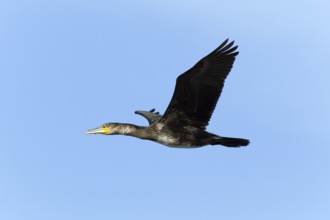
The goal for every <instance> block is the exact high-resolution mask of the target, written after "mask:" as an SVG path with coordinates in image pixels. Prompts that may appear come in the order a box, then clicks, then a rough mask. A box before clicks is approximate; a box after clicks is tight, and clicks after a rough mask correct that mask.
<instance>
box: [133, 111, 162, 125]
mask: <svg viewBox="0 0 330 220" xmlns="http://www.w3.org/2000/svg"><path fill="white" fill-rule="evenodd" d="M154 111H155V109H151V110H150V111H135V112H134V113H135V114H138V115H141V116H143V117H145V118H146V119H147V120H148V122H149V125H151V124H152V123H154V122H156V121H158V120H159V119H160V118H161V117H162V115H160V114H159V112H154Z"/></svg>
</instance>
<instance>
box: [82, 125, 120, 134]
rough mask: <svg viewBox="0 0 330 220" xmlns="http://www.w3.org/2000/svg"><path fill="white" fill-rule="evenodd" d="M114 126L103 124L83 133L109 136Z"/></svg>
mask: <svg viewBox="0 0 330 220" xmlns="http://www.w3.org/2000/svg"><path fill="white" fill-rule="evenodd" d="M114 126H115V125H114V124H112V123H105V124H103V125H101V126H100V127H97V128H95V129H90V130H87V131H86V132H85V133H86V134H106V135H109V134H112V133H113V127H114Z"/></svg>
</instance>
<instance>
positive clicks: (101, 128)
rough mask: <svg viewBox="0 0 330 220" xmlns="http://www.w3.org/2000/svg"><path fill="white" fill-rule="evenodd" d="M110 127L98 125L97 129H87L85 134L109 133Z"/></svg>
mask: <svg viewBox="0 0 330 220" xmlns="http://www.w3.org/2000/svg"><path fill="white" fill-rule="evenodd" d="M107 133H108V129H107V128H103V127H98V128H95V129H91V130H87V131H85V134H107Z"/></svg>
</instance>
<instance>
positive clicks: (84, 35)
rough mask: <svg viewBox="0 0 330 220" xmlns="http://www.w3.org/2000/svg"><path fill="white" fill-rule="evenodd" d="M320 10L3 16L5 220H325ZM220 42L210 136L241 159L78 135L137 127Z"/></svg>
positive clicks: (328, 198)
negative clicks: (230, 61)
mask: <svg viewBox="0 0 330 220" xmlns="http://www.w3.org/2000/svg"><path fill="white" fill-rule="evenodd" d="M329 6H330V5H329V3H327V2H326V1H321V0H316V1H284V0H280V1H278V0H277V1H273V0H271V1H249V2H247V1H226V2H222V1H212V0H203V1H197V0H195V1H186V0H184V1H172V0H168V1H161V2H159V1H144V0H141V1H138V2H137V1H136V2H130V1H118V2H115V1H102V0H96V1H88V0H85V1H74V0H69V1H63V0H59V1H58V0H57V1H52V0H50V1H36V0H32V1H15V0H14V1H2V2H1V3H0V73H1V74H0V99H1V102H2V105H1V114H0V118H1V123H0V131H1V138H0V150H1V153H0V219H4V220H30V219H31V220H39V219H40V220H44V219H47V220H53V219H54V220H58V219H61V220H65V219H70V220H76V219H77V220H78V219H79V220H84V219H86V220H87V219H101V220H102V219H144V220H146V219H159V220H162V219H166V220H168V219H190V220H195V219H227V220H238V219H245V220H256V219H257V220H258V219H262V220H263V219H267V220H268V219H269V220H272V219H274V220H275V219H276V220H278V219H282V220H286V219H290V220H292V219H301V220H304V219H306V220H307V219H308V220H310V219H318V220H323V219H324V220H325V219H329V218H330V210H329V204H330V176H329V168H330V161H329V154H330V140H329V130H330V125H329V124H330V113H329V112H330V104H329V101H330V99H329V94H330V84H329V82H330V75H329V69H330V64H329V55H328V51H329V50H330V44H329V39H330V30H329V24H328V23H329V20H330V15H329V13H328V9H329ZM227 37H229V38H230V39H233V40H235V41H236V43H237V44H238V45H239V51H240V54H239V56H238V58H237V60H236V62H235V65H234V68H233V70H232V72H231V74H230V75H229V77H228V78H227V81H226V84H225V88H224V90H223V93H222V96H221V98H220V101H219V103H218V106H217V108H216V110H215V112H214V115H213V118H212V120H211V123H210V125H209V127H208V130H209V131H211V132H213V133H217V134H221V135H223V136H233V137H242V138H249V139H250V140H251V144H250V146H249V147H246V148H240V149H230V148H225V147H220V146H208V147H205V148H200V149H193V150H191V149H190V150H187V149H173V148H167V147H164V146H162V145H159V144H156V143H153V142H148V141H142V140H139V139H134V138H130V137H122V136H96V135H95V136H94V135H85V134H84V131H85V130H86V129H90V128H94V127H96V126H98V125H100V124H102V123H104V122H130V123H135V124H139V125H146V121H145V120H144V119H143V118H142V117H140V116H138V115H134V114H133V112H134V111H135V110H138V109H139V110H140V109H142V110H149V109H151V108H156V109H157V110H159V111H160V112H163V111H164V110H165V109H166V107H167V104H168V102H169V100H170V98H171V96H172V93H173V89H174V86H175V79H176V77H177V76H178V75H179V74H181V73H182V72H184V71H186V70H187V69H188V68H190V67H191V66H193V65H194V64H195V63H196V62H197V61H198V60H199V59H200V58H202V57H203V56H205V55H206V54H207V53H209V52H210V51H212V50H213V49H214V48H215V47H217V46H218V45H219V44H220V43H221V42H222V41H223V40H225V39H226V38H227Z"/></svg>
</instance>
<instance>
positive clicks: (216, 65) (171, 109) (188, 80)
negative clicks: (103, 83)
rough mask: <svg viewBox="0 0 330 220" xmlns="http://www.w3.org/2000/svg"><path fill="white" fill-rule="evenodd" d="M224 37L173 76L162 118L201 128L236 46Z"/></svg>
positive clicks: (217, 97) (221, 87)
mask: <svg viewBox="0 0 330 220" xmlns="http://www.w3.org/2000/svg"><path fill="white" fill-rule="evenodd" d="M228 41H229V40H228V39H226V40H225V41H224V42H223V43H222V44H221V45H220V46H219V47H217V48H216V49H215V50H214V51H212V52H211V53H210V54H208V55H207V56H206V57H204V58H203V59H201V60H200V61H199V62H197V63H196V64H195V66H193V67H192V68H191V69H189V70H188V71H186V72H185V73H183V74H181V75H180V76H179V77H178V78H177V80H176V86H175V90H174V94H173V97H172V99H171V102H170V104H169V106H168V107H167V109H166V111H165V113H164V116H163V117H162V119H161V120H162V121H171V120H176V121H177V120H179V121H180V122H181V123H184V124H187V125H192V126H196V127H199V128H202V129H205V128H206V126H207V125H208V122H209V120H210V118H211V116H212V113H213V111H214V108H215V106H216V104H217V101H218V99H219V97H220V94H221V91H222V89H223V86H224V82H225V79H226V77H227V76H228V74H229V72H230V70H231V68H232V66H233V63H234V61H235V57H236V56H237V55H238V52H235V51H236V49H237V46H234V47H233V45H234V41H232V42H230V43H229V44H228Z"/></svg>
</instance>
